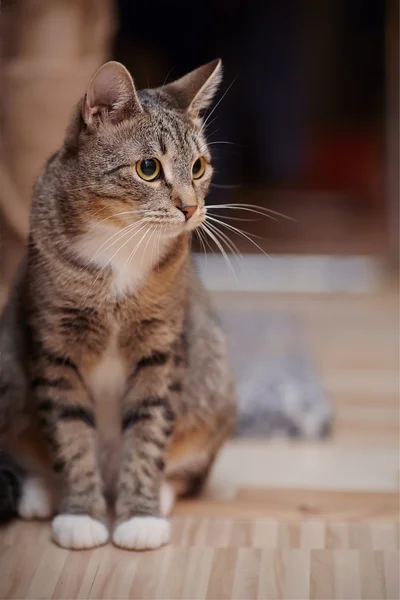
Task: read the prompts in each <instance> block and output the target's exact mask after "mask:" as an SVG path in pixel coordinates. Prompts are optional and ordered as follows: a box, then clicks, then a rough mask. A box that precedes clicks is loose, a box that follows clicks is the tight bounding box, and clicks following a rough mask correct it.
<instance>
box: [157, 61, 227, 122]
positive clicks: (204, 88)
mask: <svg viewBox="0 0 400 600" xmlns="http://www.w3.org/2000/svg"><path fill="white" fill-rule="evenodd" d="M221 80H222V62H221V60H220V59H219V58H217V59H216V60H213V61H211V62H210V63H207V64H206V65H203V66H202V67H199V68H198V69H195V70H194V71H191V72H190V73H188V74H187V75H184V76H183V77H181V78H180V79H177V80H176V81H173V82H172V83H169V84H167V85H165V86H164V87H163V88H162V89H163V92H166V93H167V94H168V95H170V96H172V97H173V98H174V100H175V101H176V103H177V104H178V106H179V108H180V109H181V110H185V111H186V112H187V113H188V114H189V115H190V116H191V117H197V116H199V115H201V113H202V112H203V111H204V110H206V109H207V108H208V107H209V106H210V104H211V102H212V100H213V98H214V96H215V94H216V92H217V90H218V87H219V85H220V83H221Z"/></svg>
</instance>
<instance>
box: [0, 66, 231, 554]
mask: <svg viewBox="0 0 400 600" xmlns="http://www.w3.org/2000/svg"><path fill="white" fill-rule="evenodd" d="M219 79H220V64H219V63H211V64H210V65H205V66H204V67H201V68H200V69H197V70H196V71H194V72H193V73H191V74H189V75H188V76H186V78H182V79H181V80H179V81H178V82H175V83H174V84H170V85H169V86H165V87H164V88H163V89H158V90H145V91H143V92H136V90H135V88H134V84H133V81H132V79H131V77H130V75H129V74H128V72H127V71H126V70H125V69H124V67H122V65H119V64H117V63H108V64H107V65H105V66H104V67H103V68H102V69H100V70H99V72H98V73H97V74H96V75H95V76H94V78H93V79H92V81H91V83H90V84H89V88H88V92H87V94H86V96H85V98H84V99H83V100H82V101H81V102H80V103H79V106H78V108H77V110H76V114H75V115H74V117H73V120H72V123H71V125H70V127H69V129H68V132H67V135H66V140H65V143H64V146H63V147H62V149H61V150H60V151H59V152H57V153H56V154H55V155H54V156H53V157H52V158H51V159H50V160H49V161H48V163H47V165H46V167H45V168H44V170H43V173H42V174H41V176H40V178H39V181H38V183H37V185H36V187H35V190H34V196H33V202H32V211H31V227H30V236H29V243H28V247H27V253H26V259H25V261H24V264H23V266H22V268H21V271H20V274H19V276H18V278H17V279H16V282H15V285H14V288H13V290H12V293H11V294H10V298H9V301H8V304H7V307H6V309H5V312H4V314H3V317H2V319H1V323H0V350H1V352H2V356H3V357H5V358H4V360H2V364H1V366H0V432H2V433H3V434H4V435H3V439H4V443H5V444H6V445H8V446H9V447H10V448H12V451H13V452H14V456H15V457H16V458H18V460H19V461H20V463H21V465H24V467H26V468H27V469H28V471H29V470H31V471H34V472H35V473H36V474H45V475H46V477H48V476H49V472H48V468H49V465H50V466H52V469H53V474H52V477H53V480H54V482H57V485H56V487H57V489H59V490H61V497H60V501H59V506H58V511H59V513H60V516H59V517H57V520H56V521H55V523H54V528H53V536H54V539H55V540H56V541H57V542H58V543H60V544H61V545H65V546H68V547H90V546H91V545H96V544H99V543H104V541H106V539H107V534H106V530H105V529H104V527H100V525H99V524H96V523H98V522H100V523H104V522H105V519H106V512H107V502H106V497H110V498H113V499H114V502H115V512H116V521H117V524H118V527H117V529H116V533H115V536H114V542H115V543H117V544H119V545H123V546H124V547H132V548H135V547H140V548H142V547H143V546H144V547H156V545H157V540H158V541H159V543H165V541H166V539H167V537H168V531H169V530H168V528H166V526H165V525H164V524H163V519H161V518H159V517H160V488H161V485H162V483H163V481H164V480H165V479H169V480H170V481H171V482H172V483H173V485H174V487H175V489H176V491H177V492H178V493H180V494H186V493H189V492H192V491H195V490H197V489H199V488H200V487H201V484H202V483H203V481H204V479H205V477H206V475H207V473H208V471H209V468H210V466H211V463H212V461H213V459H214V457H215V455H216V453H217V451H218V448H219V447H220V445H221V444H222V442H223V441H224V440H225V439H226V437H227V436H228V435H229V433H230V431H231V428H232V425H233V421H234V416H235V403H234V393H233V387H232V382H231V377H230V373H229V368H228V365H227V362H226V357H225V342H224V337H223V334H222V332H221V330H220V328H219V326H218V324H217V322H216V320H215V318H214V315H213V312H212V310H211V308H210V305H209V301H208V298H207V296H206V294H205V293H204V291H203V290H202V288H201V285H200V283H199V281H198V279H197V276H196V272H195V269H194V267H193V265H192V262H191V258H190V253H189V244H190V236H191V231H192V230H193V229H195V228H196V227H198V226H199V225H200V224H201V222H202V221H203V220H204V219H205V208H204V198H205V195H206V193H207V190H208V187H209V183H210V178H211V174H212V167H211V163H210V155H209V152H208V149H207V146H206V140H205V138H204V134H203V131H202V129H201V111H202V110H203V109H205V108H206V107H207V106H208V103H209V102H210V101H211V99H212V96H213V94H214V92H215V90H216V87H217V85H218V82H219ZM199 156H203V157H204V158H205V161H206V171H205V174H204V176H203V177H202V178H201V179H199V180H196V181H195V180H193V179H192V174H191V169H192V165H193V163H194V162H195V161H196V160H197V158H198V157H199ZM151 157H156V158H157V159H158V160H159V161H160V163H161V165H162V177H161V178H160V179H159V180H157V181H155V182H146V181H144V180H141V179H140V177H139V176H138V174H137V173H136V168H135V164H136V162H137V161H139V160H141V159H144V158H151ZM194 204H195V205H196V210H195V212H194V214H193V216H192V217H191V218H190V219H189V220H187V221H185V217H184V214H183V212H182V207H184V206H186V205H190V206H193V205H194ZM19 421H21V427H19V426H17V424H18V422H19ZM22 422H24V423H25V425H24V426H23V425H22ZM27 424H28V429H29V431H30V432H31V433H32V431H34V435H33V436H32V435H30V436H29V440H28V438H27V436H26V433H25V432H26V431H27V428H26V427H27ZM43 440H45V441H46V443H47V447H48V451H47V453H44V454H45V456H44V457H43V453H41V454H40V453H38V452H36V451H35V444H40V443H42V441H43ZM191 440H193V444H191ZM175 446H176V447H178V446H179V448H182V447H185V452H184V453H182V452H181V451H177V452H174V448H175ZM174 456H176V457H178V458H177V459H176V460H175V458H174ZM35 457H36V458H35ZM59 480H60V482H59ZM63 515H65V518H64V516H63ZM70 515H86V516H87V517H88V518H87V519H86V520H82V519H81V520H78V519H76V520H75V521H74V519H71V518H70ZM143 517H153V518H154V519H153V520H148V521H143V520H142V518H143ZM79 524H80V525H79ZM82 524H84V525H82ZM124 524H127V526H126V527H125V525H124ZM150 524H151V527H150ZM78 525H79V526H80V527H81V528H83V529H84V535H83V533H82V536H83V537H82V536H81V538H79V535H78V533H79V532H78V530H75V529H74V527H78ZM124 527H125V528H124ZM157 528H158V529H157ZM83 529H82V531H83ZM157 531H159V532H161V533H160V534H159V535H158V534H157ZM157 536H158V537H157ZM78 538H79V539H78ZM91 540H92V543H91ZM146 545H147V546H146Z"/></svg>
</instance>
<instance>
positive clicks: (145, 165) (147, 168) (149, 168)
mask: <svg viewBox="0 0 400 600" xmlns="http://www.w3.org/2000/svg"><path fill="white" fill-rule="evenodd" d="M141 168H142V172H143V173H144V174H145V175H147V176H150V175H153V174H154V172H155V170H156V163H155V162H154V160H151V159H148V160H143V161H142V164H141Z"/></svg>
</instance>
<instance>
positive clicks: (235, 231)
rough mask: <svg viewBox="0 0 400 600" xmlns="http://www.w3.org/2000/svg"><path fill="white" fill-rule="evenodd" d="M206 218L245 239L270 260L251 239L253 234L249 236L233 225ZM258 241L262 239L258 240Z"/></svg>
mask: <svg viewBox="0 0 400 600" xmlns="http://www.w3.org/2000/svg"><path fill="white" fill-rule="evenodd" d="M208 218H209V219H211V220H212V221H216V222H217V223H219V224H220V225H222V226H223V227H226V228H227V229H230V230H231V231H233V232H234V233H236V234H237V235H241V236H242V237H244V238H246V240H248V241H249V242H251V243H252V244H253V245H254V246H255V247H256V248H258V249H259V250H260V252H262V253H263V254H265V256H268V258H271V257H270V256H269V255H268V254H267V253H266V252H265V251H264V250H263V249H262V248H261V246H259V245H258V244H257V243H256V242H255V241H254V240H253V239H251V237H250V235H253V234H249V233H248V232H245V231H242V230H241V229H238V228H237V227H234V226H233V225H229V223H224V222H223V221H219V220H218V219H214V218H213V217H208ZM253 237H257V238H258V237H259V236H253ZM259 239H262V238H259Z"/></svg>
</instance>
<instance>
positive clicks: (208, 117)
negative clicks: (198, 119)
mask: <svg viewBox="0 0 400 600" xmlns="http://www.w3.org/2000/svg"><path fill="white" fill-rule="evenodd" d="M238 77H239V75H236V77H235V78H234V80H233V81H232V83H231V84H230V85H229V86H228V88H227V90H226V91H225V93H224V94H223V95H222V96H221V98H220V99H219V100H218V102H217V103H216V104H215V106H214V107H213V109H212V111H211V112H210V114H209V115H208V116H207V118H206V120H205V121H204V123H203V126H202V128H201V131H203V130H204V127H205V126H206V125H207V122H208V121H209V119H210V117H211V115H212V114H213V112H214V111H215V110H216V109H217V108H218V106H219V105H220V104H221V102H222V100H223V99H224V98H225V96H226V95H227V93H228V92H229V90H230V89H231V87H232V86H233V84H234V83H235V81H236V79H237V78H238Z"/></svg>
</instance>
